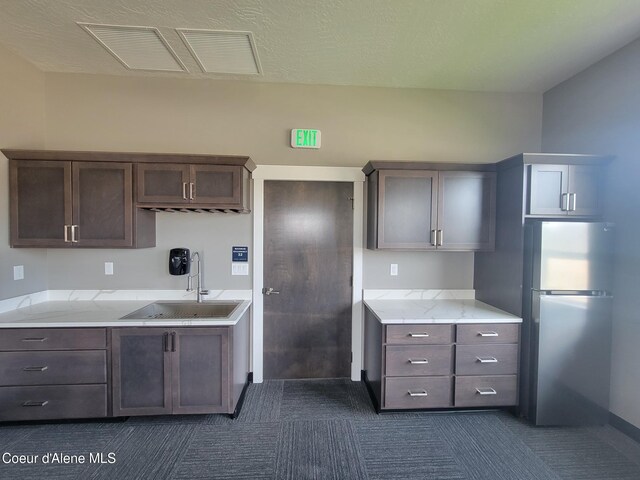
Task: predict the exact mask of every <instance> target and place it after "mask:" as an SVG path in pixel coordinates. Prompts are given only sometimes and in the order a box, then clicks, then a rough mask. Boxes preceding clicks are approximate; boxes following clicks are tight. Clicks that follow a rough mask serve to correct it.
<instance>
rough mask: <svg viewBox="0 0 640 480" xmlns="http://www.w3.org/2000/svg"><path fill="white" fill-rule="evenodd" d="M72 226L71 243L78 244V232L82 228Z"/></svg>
mask: <svg viewBox="0 0 640 480" xmlns="http://www.w3.org/2000/svg"><path fill="white" fill-rule="evenodd" d="M70 226H71V243H78V237H79V235H78V231H79V230H80V227H79V226H78V225H70Z"/></svg>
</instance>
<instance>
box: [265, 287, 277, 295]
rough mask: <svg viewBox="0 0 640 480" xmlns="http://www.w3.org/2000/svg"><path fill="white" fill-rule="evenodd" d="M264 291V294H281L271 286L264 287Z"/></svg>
mask: <svg viewBox="0 0 640 480" xmlns="http://www.w3.org/2000/svg"><path fill="white" fill-rule="evenodd" d="M262 293H263V294H264V295H280V292H278V291H277V290H274V289H273V288H271V287H269V288H263V289H262Z"/></svg>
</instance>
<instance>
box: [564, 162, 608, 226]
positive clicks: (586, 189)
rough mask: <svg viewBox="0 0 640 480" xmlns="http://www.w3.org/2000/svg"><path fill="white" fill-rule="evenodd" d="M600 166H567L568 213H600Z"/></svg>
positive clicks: (578, 214)
mask: <svg viewBox="0 0 640 480" xmlns="http://www.w3.org/2000/svg"><path fill="white" fill-rule="evenodd" d="M602 175H603V171H602V167H599V166H594V165H570V166H569V189H568V191H569V195H570V198H569V215H577V216H590V217H597V216H598V215H600V214H602Z"/></svg>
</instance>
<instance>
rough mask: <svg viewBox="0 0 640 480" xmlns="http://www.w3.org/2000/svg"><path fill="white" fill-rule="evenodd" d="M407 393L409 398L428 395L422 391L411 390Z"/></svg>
mask: <svg viewBox="0 0 640 480" xmlns="http://www.w3.org/2000/svg"><path fill="white" fill-rule="evenodd" d="M407 393H408V394H409V396H410V397H426V396H427V395H428V393H427V391H426V390H422V391H420V392H412V391H411V390H408V391H407Z"/></svg>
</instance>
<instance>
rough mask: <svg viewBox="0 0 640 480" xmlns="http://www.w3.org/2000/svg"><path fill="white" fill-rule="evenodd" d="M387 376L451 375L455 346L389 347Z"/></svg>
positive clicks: (387, 350)
mask: <svg viewBox="0 0 640 480" xmlns="http://www.w3.org/2000/svg"><path fill="white" fill-rule="evenodd" d="M385 359H386V369H385V373H386V375H389V376H393V377H411V376H413V377H415V376H418V375H451V374H452V373H453V345H387V347H386V357H385Z"/></svg>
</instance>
